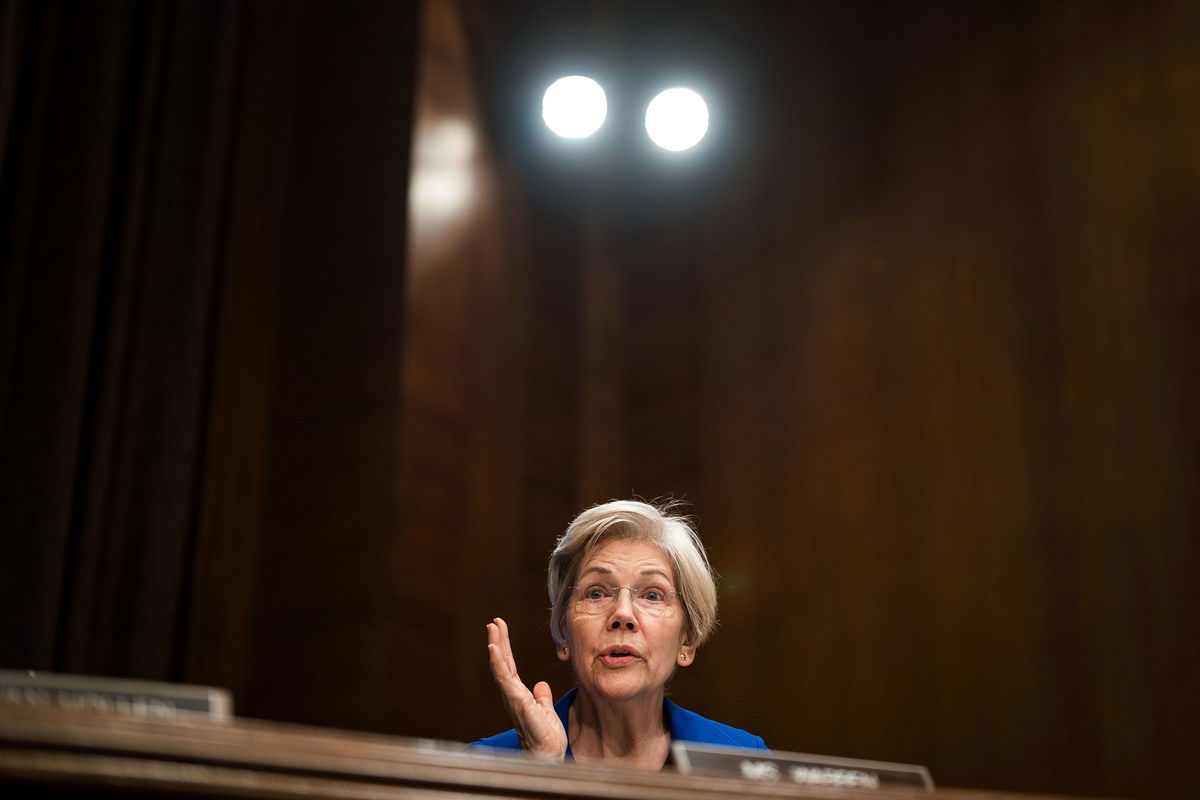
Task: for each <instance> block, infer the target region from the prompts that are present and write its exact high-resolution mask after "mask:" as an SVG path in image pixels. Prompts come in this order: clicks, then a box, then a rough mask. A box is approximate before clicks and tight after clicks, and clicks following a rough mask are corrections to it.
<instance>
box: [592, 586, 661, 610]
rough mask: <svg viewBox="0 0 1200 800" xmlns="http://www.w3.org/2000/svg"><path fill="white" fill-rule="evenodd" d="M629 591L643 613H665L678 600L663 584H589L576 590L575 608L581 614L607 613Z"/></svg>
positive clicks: (634, 603) (634, 602)
mask: <svg viewBox="0 0 1200 800" xmlns="http://www.w3.org/2000/svg"><path fill="white" fill-rule="evenodd" d="M625 591H628V592H629V597H630V600H631V602H632V603H633V605H634V606H635V607H636V608H637V609H638V610H639V611H640V612H642V613H646V614H654V615H659V614H665V613H667V612H669V611H671V610H672V609H673V608H674V607H675V604H676V603H677V602H678V597H679V596H678V594H676V593H675V592H674V591H672V590H670V589H667V588H664V587H661V586H605V585H603V584H589V585H587V586H581V587H578V588H577V590H576V592H575V610H576V611H577V612H579V613H581V614H607V613H609V612H610V611H611V610H612V608H613V606H615V605H616V604H617V602H618V601H619V599H620V596H621V593H622V592H625Z"/></svg>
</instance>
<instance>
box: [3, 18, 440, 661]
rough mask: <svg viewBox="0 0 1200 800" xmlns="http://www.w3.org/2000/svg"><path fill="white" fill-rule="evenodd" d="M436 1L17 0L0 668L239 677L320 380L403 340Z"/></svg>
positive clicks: (10, 100) (333, 426) (9, 142)
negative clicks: (420, 30) (259, 561)
mask: <svg viewBox="0 0 1200 800" xmlns="http://www.w3.org/2000/svg"><path fill="white" fill-rule="evenodd" d="M416 12H417V4H416V3H393V2H379V1H378V0H377V1H376V2H369V1H367V0H360V1H359V2H309V3H304V4H294V3H290V2H276V1H274V0H249V1H246V0H216V1H211V0H178V1H176V2H136V1H135V0H124V1H120V0H116V1H114V2H103V3H87V2H46V1H45V0H27V1H25V2H22V1H19V0H13V1H12V2H3V3H2V4H0V157H2V161H0V325H2V328H0V475H2V476H3V477H2V479H0V535H2V537H3V553H4V555H3V557H2V558H0V615H3V616H2V617H0V619H2V623H0V630H2V631H3V635H0V667H9V668H31V669H33V668H36V669H52V670H58V671H69V672H86V673H92V674H108V675H121V676H134V677H145V678H161V679H177V680H178V679H192V680H211V681H214V682H222V683H223V684H224V685H231V684H233V685H236V684H238V683H239V682H240V675H230V674H228V673H220V671H219V670H216V669H215V668H214V667H213V664H215V663H218V662H219V663H221V664H224V665H228V664H230V663H234V662H236V661H237V659H236V658H234V657H233V656H231V655H228V654H226V655H225V656H223V657H220V658H218V657H217V656H216V655H215V654H213V652H212V650H213V649H214V646H215V647H216V648H217V649H222V648H223V646H224V645H226V644H228V643H227V642H222V641H220V640H221V638H222V637H223V636H224V637H225V638H226V639H228V638H230V637H229V635H228V632H229V631H230V630H234V631H235V632H236V631H238V630H240V631H243V632H244V631H245V630H246V629H247V626H248V623H246V622H245V619H246V616H247V615H248V613H249V611H248V609H247V608H246V607H245V606H246V604H247V603H248V602H249V598H250V597H251V596H252V595H253V593H254V591H255V589H254V588H252V587H254V585H255V584H256V583H257V584H263V585H265V586H266V588H265V590H264V589H262V588H261V586H260V587H259V589H258V590H259V591H266V592H267V593H268V594H269V593H270V592H271V587H272V584H271V583H270V581H269V580H267V581H266V582H265V584H264V581H263V580H262V579H261V576H255V575H254V574H252V573H239V575H240V583H239V582H237V581H234V580H233V579H231V577H230V566H229V565H230V564H236V563H238V562H239V561H240V562H246V563H253V553H254V552H255V548H256V542H255V541H253V540H252V539H251V538H248V537H247V536H245V532H246V531H257V530H258V527H259V525H260V524H266V525H267V527H268V528H270V527H271V524H273V523H272V520H277V519H278V518H279V515H280V513H281V512H280V511H279V509H276V511H275V512H272V511H270V510H269V509H268V510H265V511H264V509H263V507H262V506H261V502H260V501H261V500H262V496H263V495H268V496H278V497H279V498H280V500H279V503H278V505H279V506H280V508H288V507H291V506H290V504H291V502H292V500H293V498H294V497H295V496H296V495H297V494H298V493H300V492H303V491H305V489H304V484H306V483H309V484H311V483H312V482H313V481H319V480H322V479H323V478H322V477H318V476H321V475H322V472H321V467H320V465H321V464H325V465H328V464H329V463H330V461H331V459H330V458H328V456H329V455H330V454H329V453H327V452H324V451H322V450H321V447H322V445H321V442H322V441H323V440H322V439H321V438H320V437H318V438H317V439H316V441H317V444H316V446H315V447H316V452H315V455H314V456H313V457H312V458H311V461H307V462H306V461H305V459H304V458H303V455H304V454H300V455H299V456H298V455H297V453H296V451H297V449H298V448H301V449H302V445H303V443H305V442H312V441H313V437H312V436H310V435H307V434H306V433H305V431H309V432H310V433H311V431H312V430H314V429H316V428H320V429H321V430H322V431H326V432H327V433H325V434H324V436H325V437H326V438H331V439H335V440H336V438H337V435H338V430H339V429H338V427H337V421H336V420H337V419H338V418H342V417H344V416H345V414H343V413H342V411H343V410H344V409H340V408H336V407H331V406H330V404H329V402H328V398H326V399H325V400H322V399H321V398H320V397H319V396H316V395H317V394H318V393H317V392H315V391H306V387H309V389H312V388H313V387H314V386H315V384H314V383H313V382H312V381H310V380H309V373H310V372H311V370H312V369H320V368H321V365H323V364H329V363H334V364H338V365H340V367H341V375H340V376H339V378H340V379H341V382H340V384H338V385H342V386H346V387H351V389H353V387H357V386H360V385H362V381H363V380H364V376H363V374H362V373H363V372H364V371H368V370H376V371H377V370H378V369H379V365H378V363H366V359H363V358H357V359H356V358H355V357H354V354H356V353H359V352H361V351H362V348H361V347H360V345H361V344H362V343H363V342H364V341H368V340H369V341H371V342H379V341H382V339H381V337H380V335H379V334H380V332H381V329H382V330H385V331H387V332H388V333H392V332H394V333H395V342H394V344H391V345H389V346H390V347H391V350H390V351H389V353H388V354H387V355H388V356H389V357H391V355H392V354H393V353H394V354H397V357H398V352H399V334H398V330H397V329H398V318H399V315H400V308H401V305H402V304H401V303H400V302H399V301H400V299H401V298H400V297H399V292H400V288H401V287H402V281H403V258H404V253H403V248H404V225H403V220H404V207H403V203H404V196H405V195H404V193H405V188H406V185H407V180H406V176H407V159H408V141H409V139H408V137H409V127H410V124H411V102H412V77H413V75H412V70H413V66H412V65H413V63H414V58H415V56H414V39H415V26H416V18H417V14H416ZM339 243H340V245H339ZM285 261H286V267H283V266H280V264H281V263H282V262H285ZM381 276H382V280H379V278H380V277H381ZM347 286H350V287H352V289H350V290H348V289H346V288H345V287H347ZM348 291H356V292H359V293H360V294H361V293H370V294H371V295H372V296H374V297H376V298H378V305H377V306H376V307H375V309H374V310H370V309H368V310H364V308H363V307H362V305H361V304H357V303H353V302H349V303H345V304H338V303H337V302H336V298H337V297H338V296H340V295H344V294H346V293H347V292H348ZM381 346H382V345H381ZM280 353H282V356H279V354H280ZM272 354H275V357H276V358H275V360H276V362H279V359H280V358H282V362H279V363H282V367H279V366H277V367H276V369H275V370H274V371H273V372H272V371H271V357H272ZM348 354H349V357H348ZM389 363H390V362H389ZM304 365H309V367H307V368H306V367H305V366H304ZM393 366H394V365H393ZM306 370H308V371H306ZM247 376H252V377H247ZM368 378H369V379H373V378H371V376H368ZM326 385H327V386H333V385H334V384H333V383H332V382H330V383H329V384H326ZM397 391H398V389H397ZM395 399H396V398H395V397H394V396H391V395H389V396H388V397H387V402H388V403H389V404H390V403H392V402H393V401H394V400H395ZM337 402H340V403H342V404H343V405H344V404H346V403H349V404H355V403H360V402H361V400H360V399H359V398H357V397H355V396H354V395H353V394H352V393H349V392H348V393H347V396H345V397H342V399H340V400H338V401H337ZM322 404H324V405H322ZM334 405H335V406H336V403H335V404H334ZM268 419H271V420H274V422H273V423H271V424H273V425H274V426H275V428H274V429H272V428H271V427H270V426H269V425H268V424H267V420H268ZM280 425H283V426H290V427H291V429H290V430H289V431H287V432H286V433H287V435H286V436H283V437H282V438H280V431H279V426H280ZM328 431H332V433H328ZM271 437H274V439H272V438H271ZM270 441H275V443H276V444H277V445H279V446H278V447H277V448H276V450H278V451H279V452H268V451H269V450H270V446H269V444H268V442H270ZM247 443H250V444H249V445H248V444H247ZM298 443H299V444H298ZM336 447H337V444H336V441H335V442H334V444H332V445H330V447H329V448H326V449H330V448H332V449H336ZM309 451H310V453H311V452H312V451H313V447H312V446H310V447H309ZM271 458H274V459H275V460H276V461H278V460H280V459H283V460H284V461H289V462H290V463H289V465H288V468H286V469H284V470H282V471H278V472H276V473H275V478H274V479H273V481H269V480H267V478H266V477H264V476H263V475H262V474H259V475H258V476H257V478H256V480H257V481H258V483H257V484H256V485H255V486H256V488H255V490H254V491H255V492H257V494H255V495H254V499H253V501H247V500H246V499H245V498H246V497H247V496H249V495H250V494H253V493H252V492H250V491H249V490H248V489H247V487H248V486H249V485H250V483H251V481H250V479H249V478H247V477H246V473H247V472H248V471H249V470H248V468H247V467H246V465H247V464H252V465H253V464H259V465H261V464H265V463H267V462H268V461H270V460H271ZM305 463H309V467H308V468H306V467H305V466H304V464H305ZM264 469H265V467H264ZM326 483H327V484H329V485H334V486H336V485H337V483H338V481H337V479H336V478H332V479H326ZM231 520H232V521H234V524H230V523H231ZM263 520H265V521H266V522H265V523H263V522H262V521H263ZM292 533H293V532H292V531H285V532H283V534H282V535H284V536H290V535H291V534H292ZM235 536H236V537H240V538H238V539H237V541H235V542H234V541H230V537H235ZM289 541H291V542H292V543H295V544H297V546H299V547H300V548H301V551H302V552H309V551H307V550H304V549H303V548H304V546H305V543H304V541H303V538H302V537H296V536H292V537H291V539H290V540H289ZM312 546H313V548H314V549H320V548H322V547H324V546H326V543H325V542H318V543H312ZM238 604H241V605H240V606H238ZM234 606H238V607H237V608H236V609H235V610H231V609H233V608H234ZM231 620H232V621H231ZM239 620H240V621H241V622H238V621H239ZM239 625H240V626H241V627H238V626H239ZM214 631H215V632H214ZM238 646H239V647H242V648H244V647H245V643H244V642H242V643H240V644H239V645H238ZM228 649H229V650H230V651H231V652H232V651H233V650H234V649H235V648H232V647H230V648H228ZM235 655H236V654H235ZM226 668H227V669H228V667H226Z"/></svg>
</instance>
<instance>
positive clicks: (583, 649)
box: [471, 500, 766, 769]
mask: <svg viewBox="0 0 1200 800" xmlns="http://www.w3.org/2000/svg"><path fill="white" fill-rule="evenodd" d="M547 588H548V590H549V593H550V602H551V603H552V606H553V610H552V611H551V614H550V631H551V635H552V636H553V638H554V643H555V645H556V647H557V651H558V657H559V659H560V660H561V661H566V662H569V663H570V664H571V668H572V669H573V670H574V671H575V679H576V682H577V683H578V686H577V687H576V688H575V689H572V690H571V691H569V692H567V694H566V695H564V696H563V697H562V699H560V700H559V701H558V703H557V704H555V703H554V701H553V695H552V694H551V693H550V686H549V684H547V683H546V682H545V681H541V682H539V683H537V684H536V685H535V686H534V687H533V691H530V690H529V689H528V688H527V687H526V686H525V684H524V683H523V682H522V681H521V678H520V676H519V675H518V674H517V665H516V662H515V661H514V659H513V654H512V647H511V645H510V643H509V637H508V625H507V624H506V623H505V622H504V620H502V619H499V618H497V619H495V620H494V621H492V622H490V623H488V626H487V637H488V645H487V647H488V657H489V660H490V662H491V668H492V676H493V677H494V678H495V679H496V683H497V685H499V687H500V693H501V696H502V697H503V699H504V705H505V707H506V708H507V709H508V713H509V716H510V717H512V720H513V723H514V725H515V727H514V728H513V729H511V730H508V731H505V732H504V733H501V734H497V735H496V736H491V737H488V738H486V739H480V740H479V741H477V742H475V743H474V744H472V745H471V746H472V747H490V748H504V749H518V748H523V749H525V750H527V751H530V752H531V753H534V754H536V755H538V756H542V757H544V758H548V759H552V760H556V761H562V760H565V759H574V760H575V761H580V762H586V761H604V762H609V763H619V764H625V765H629V766H634V767H641V768H644V769H661V768H662V767H663V765H664V764H666V763H667V761H668V758H669V756H670V748H671V741H672V740H673V739H678V740H681V741H692V742H703V743H706V744H720V745H730V746H735V747H748V748H754V749H762V750H765V749H766V745H765V744H763V740H762V739H761V738H759V737H758V736H754V735H752V734H749V733H747V732H745V731H743V730H739V729H738V728H733V727H730V726H728V725H723V724H721V723H719V722H714V721H712V720H709V719H705V718H704V717H702V716H700V715H699V714H695V713H693V712H691V711H687V710H685V709H682V708H680V707H679V706H677V705H675V704H674V703H672V702H671V701H670V700H668V699H667V698H666V686H667V682H668V681H669V680H670V679H671V676H672V675H673V674H674V672H675V668H676V667H686V666H689V665H690V664H691V663H692V661H693V660H694V659H695V656H696V650H697V648H699V647H700V645H701V644H703V643H704V641H705V639H707V638H708V636H709V634H711V633H712V630H713V628H714V627H715V625H716V618H717V590H716V583H715V581H714V578H713V572H712V567H711V566H709V563H708V557H707V556H706V555H705V553H704V547H703V545H701V544H700V538H699V537H698V536H697V535H696V532H695V531H694V530H692V528H691V526H690V525H689V524H688V522H687V520H686V519H684V518H683V517H679V516H675V515H672V514H671V513H670V507H669V506H668V507H665V508H662V509H660V508H656V507H655V506H652V505H649V504H647V503H640V502H634V501H626V500H616V501H613V502H611V503H604V504H603V505H598V506H594V507H593V508H589V509H588V510H586V511H584V512H583V513H582V514H580V515H579V516H578V517H576V518H575V520H574V521H573V522H572V523H571V524H570V525H569V526H568V527H567V531H566V533H565V534H563V536H562V538H560V539H559V540H558V544H557V545H556V546H555V548H554V552H552V553H551V554H550V568H549V574H548V576H547Z"/></svg>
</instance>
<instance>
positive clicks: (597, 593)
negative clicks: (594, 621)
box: [583, 586, 604, 600]
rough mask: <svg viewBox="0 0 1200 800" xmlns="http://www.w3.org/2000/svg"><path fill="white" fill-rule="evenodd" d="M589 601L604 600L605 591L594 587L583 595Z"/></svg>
mask: <svg viewBox="0 0 1200 800" xmlns="http://www.w3.org/2000/svg"><path fill="white" fill-rule="evenodd" d="M583 596H584V597H586V598H587V599H588V600H602V599H603V598H604V590H603V589H600V588H598V587H595V586H593V587H592V588H591V589H588V590H587V591H586V592H584V594H583Z"/></svg>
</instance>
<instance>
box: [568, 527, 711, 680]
mask: <svg viewBox="0 0 1200 800" xmlns="http://www.w3.org/2000/svg"><path fill="white" fill-rule="evenodd" d="M575 586H576V588H575V589H574V590H573V591H572V593H571V597H572V600H571V605H570V607H569V608H568V609H567V614H566V621H567V625H566V628H567V631H566V633H567V639H566V646H567V648H568V652H567V653H565V654H564V653H563V652H562V650H561V649H560V650H559V653H558V656H559V658H560V659H562V660H563V661H568V660H569V661H570V662H571V666H572V667H573V668H574V669H575V676H576V678H578V680H579V685H580V686H581V687H582V688H583V689H585V690H587V691H588V692H590V693H591V694H592V696H593V697H595V698H598V699H599V698H605V699H608V700H612V701H619V700H625V699H629V698H632V697H636V696H638V695H641V694H647V693H654V692H658V691H661V690H662V688H663V687H664V686H666V684H667V680H668V679H670V677H671V673H672V672H673V671H674V669H675V667H676V665H679V666H686V665H688V664H691V663H692V658H693V656H694V655H695V648H694V647H691V646H689V645H686V644H684V624H683V623H684V615H683V607H682V605H681V603H680V601H679V598H678V597H677V596H675V595H674V594H669V593H671V592H674V591H675V590H676V588H677V587H676V585H675V574H674V570H672V569H671V561H670V559H668V558H667V556H666V554H665V553H664V552H663V551H662V550H660V549H659V548H658V547H657V546H656V545H653V544H651V543H649V542H644V541H638V540H633V539H617V540H615V541H610V542H608V543H606V544H604V545H603V546H601V547H600V548H598V549H597V550H596V551H595V552H594V553H592V554H591V556H590V557H588V558H587V559H586V560H585V561H584V562H583V563H582V564H581V565H580V567H579V574H578V575H577V576H576V579H575ZM613 586H621V587H633V589H634V590H635V591H639V593H640V595H641V597H642V599H641V600H640V601H638V600H635V598H634V592H631V591H629V590H627V589H620V590H618V591H617V592H616V593H615V598H616V599H615V600H614V601H612V602H606V600H605V598H606V596H612V592H611V590H610V588H609V587H613ZM593 587H594V588H593ZM663 594H665V597H663V596H660V595H663ZM581 596H583V597H585V598H587V599H585V600H583V601H580V600H578V599H577V598H580V597H581ZM660 603H661V606H660V605H659V604H660ZM681 655H682V656H683V657H682V658H681Z"/></svg>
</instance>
